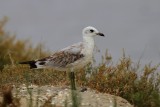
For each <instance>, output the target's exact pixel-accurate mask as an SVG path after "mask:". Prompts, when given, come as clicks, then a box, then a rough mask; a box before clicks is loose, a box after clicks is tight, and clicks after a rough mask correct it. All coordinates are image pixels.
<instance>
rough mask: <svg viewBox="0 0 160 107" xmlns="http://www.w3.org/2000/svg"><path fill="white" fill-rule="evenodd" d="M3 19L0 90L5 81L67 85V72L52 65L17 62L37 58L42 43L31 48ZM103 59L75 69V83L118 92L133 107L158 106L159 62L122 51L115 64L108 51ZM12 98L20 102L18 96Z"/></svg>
mask: <svg viewBox="0 0 160 107" xmlns="http://www.w3.org/2000/svg"><path fill="white" fill-rule="evenodd" d="M6 21H7V20H6V18H5V19H4V20H2V21H0V50H1V51H0V69H1V71H0V73H1V74H0V91H1V92H2V90H4V89H3V87H4V86H5V85H8V84H14V85H20V84H23V83H25V84H31V83H32V84H37V85H48V84H52V85H61V86H64V85H69V84H70V81H69V79H68V78H67V73H66V72H58V71H54V70H52V69H44V70H42V69H41V70H30V69H29V67H28V66H23V65H19V64H17V62H18V61H23V60H28V59H33V55H34V58H35V56H36V57H37V58H39V57H43V56H45V55H46V53H45V51H44V50H41V46H42V45H40V46H37V47H35V48H34V47H32V45H31V44H30V43H29V44H30V45H28V40H26V41H22V40H15V36H14V35H13V36H12V35H11V34H10V33H8V32H6V31H4V25H5V23H6ZM102 61H103V62H102V63H101V64H99V66H97V67H95V68H91V67H89V66H88V69H81V70H80V71H79V72H78V71H77V72H76V73H75V74H76V83H77V85H78V86H87V87H90V88H92V89H95V90H98V91H100V92H103V93H110V94H113V95H117V96H121V97H123V98H125V99H126V100H128V101H129V102H130V103H131V104H133V105H134V106H135V107H160V74H158V71H159V69H158V67H159V65H155V66H151V64H147V65H145V66H144V67H142V66H140V63H138V64H135V63H134V62H132V60H131V59H130V57H126V56H125V54H123V56H122V58H120V59H119V62H118V63H117V64H113V61H112V57H111V55H109V54H108V53H107V52H106V54H105V56H103V58H102ZM91 70H92V72H91ZM87 73H90V78H86V74H87ZM5 90H6V89H5ZM10 90H11V89H10V88H8V89H7V90H6V91H5V92H3V93H4V97H5V93H7V92H10ZM10 94H11V93H10ZM73 97H75V96H73ZM13 102H16V104H17V105H18V104H19V103H18V101H17V100H14V101H13ZM76 103H78V102H75V104H76ZM0 104H6V102H3V103H0ZM46 105H47V103H46ZM65 105H66V104H65ZM50 106H51V105H50ZM45 107H47V106H45Z"/></svg>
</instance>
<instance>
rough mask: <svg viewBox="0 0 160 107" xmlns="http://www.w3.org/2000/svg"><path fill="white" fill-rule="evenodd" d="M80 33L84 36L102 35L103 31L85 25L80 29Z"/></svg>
mask: <svg viewBox="0 0 160 107" xmlns="http://www.w3.org/2000/svg"><path fill="white" fill-rule="evenodd" d="M82 34H83V36H85V37H95V36H104V34H103V33H101V32H99V31H98V30H97V29H96V28H94V27H92V26H88V27H85V28H84V29H83V31H82Z"/></svg>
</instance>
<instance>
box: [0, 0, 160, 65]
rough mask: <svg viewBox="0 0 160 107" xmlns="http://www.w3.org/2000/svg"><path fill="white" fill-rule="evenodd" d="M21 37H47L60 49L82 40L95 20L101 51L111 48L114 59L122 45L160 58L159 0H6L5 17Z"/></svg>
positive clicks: (146, 57) (0, 12)
mask: <svg viewBox="0 0 160 107" xmlns="http://www.w3.org/2000/svg"><path fill="white" fill-rule="evenodd" d="M3 16H8V17H9V22H8V23H7V26H6V29H7V30H8V31H11V32H12V33H16V35H17V38H19V39H26V38H30V39H31V41H32V42H33V43H34V44H37V43H39V42H42V43H44V44H45V47H46V48H47V49H49V50H50V51H53V52H54V51H55V50H58V49H61V48H64V47H66V46H68V45H71V44H73V43H75V42H78V41H80V40H82V37H81V31H82V29H83V28H84V27H86V26H89V25H90V26H94V27H96V28H97V29H98V30H99V31H101V32H103V33H104V34H105V35H106V37H105V38H96V44H97V47H98V48H99V49H100V50H101V54H100V53H97V54H96V57H97V59H99V58H100V57H101V55H102V53H104V52H105V50H106V49H108V51H109V53H111V54H112V56H113V59H114V61H116V60H117V59H118V58H120V56H122V49H123V48H124V49H125V50H126V54H127V55H129V56H131V58H132V59H133V60H134V61H137V60H138V59H139V58H140V56H141V55H142V53H143V57H142V59H141V60H142V62H143V63H148V62H150V61H153V62H154V63H157V62H160V61H159V60H160V42H159V41H160V0H79V1H78V0H77V1H76V0H67V1H66V0H1V1H0V18H2V17H3Z"/></svg>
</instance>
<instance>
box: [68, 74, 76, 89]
mask: <svg viewBox="0 0 160 107" xmlns="http://www.w3.org/2000/svg"><path fill="white" fill-rule="evenodd" d="M69 78H70V81H71V89H72V90H76V83H75V74H74V72H72V71H71V72H70V73H69Z"/></svg>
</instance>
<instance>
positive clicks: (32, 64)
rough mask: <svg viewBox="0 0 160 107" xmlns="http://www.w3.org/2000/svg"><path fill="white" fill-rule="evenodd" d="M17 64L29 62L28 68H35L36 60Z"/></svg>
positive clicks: (27, 62)
mask: <svg viewBox="0 0 160 107" xmlns="http://www.w3.org/2000/svg"><path fill="white" fill-rule="evenodd" d="M19 64H29V66H30V69H33V68H37V65H36V61H25V62H19Z"/></svg>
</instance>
